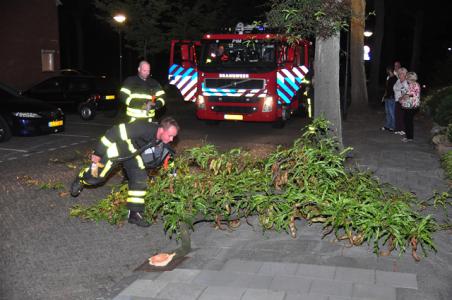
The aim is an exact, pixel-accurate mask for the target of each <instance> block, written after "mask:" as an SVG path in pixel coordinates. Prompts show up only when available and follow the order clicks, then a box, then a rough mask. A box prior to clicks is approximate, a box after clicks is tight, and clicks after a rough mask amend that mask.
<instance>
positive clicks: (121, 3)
mask: <svg viewBox="0 0 452 300" xmlns="http://www.w3.org/2000/svg"><path fill="white" fill-rule="evenodd" d="M94 4H95V6H96V8H97V10H98V11H99V17H100V18H101V19H103V20H104V21H106V22H108V23H109V24H110V25H111V26H112V27H113V28H115V29H120V30H121V31H122V32H123V33H124V39H125V40H126V44H127V46H128V47H130V48H132V49H134V50H137V51H139V52H142V53H144V56H146V54H147V53H149V54H154V53H159V52H162V51H163V50H167V49H168V48H169V41H170V40H171V39H199V38H200V37H201V35H202V34H203V33H205V32H208V31H212V30H213V29H215V28H218V27H220V25H221V22H222V20H224V17H223V16H222V11H223V9H222V8H224V7H225V6H226V1H222V0H219V1H217V2H212V1H209V0H196V1H188V0H174V1H170V0H95V2H94ZM119 12H120V13H123V14H124V15H126V16H127V20H126V22H125V23H124V24H117V23H116V22H115V21H114V20H113V16H114V15H115V14H116V13H119Z"/></svg>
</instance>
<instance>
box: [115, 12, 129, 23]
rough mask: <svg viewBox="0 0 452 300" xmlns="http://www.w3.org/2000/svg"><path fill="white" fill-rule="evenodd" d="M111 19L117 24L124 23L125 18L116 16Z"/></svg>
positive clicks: (119, 15)
mask: <svg viewBox="0 0 452 300" xmlns="http://www.w3.org/2000/svg"><path fill="white" fill-rule="evenodd" d="M113 19H115V21H116V22H118V23H124V22H125V21H126V19H127V18H126V16H124V15H123V14H117V15H116V16H114V17H113Z"/></svg>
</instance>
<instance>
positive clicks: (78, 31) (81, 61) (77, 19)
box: [74, 16, 85, 70]
mask: <svg viewBox="0 0 452 300" xmlns="http://www.w3.org/2000/svg"><path fill="white" fill-rule="evenodd" d="M74 23H75V36H76V38H77V68H79V69H80V70H84V69H85V55H84V54H85V52H84V48H85V47H84V44H83V40H84V37H83V26H82V19H81V16H74Z"/></svg>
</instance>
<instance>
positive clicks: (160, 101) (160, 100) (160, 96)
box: [154, 82, 165, 109]
mask: <svg viewBox="0 0 452 300" xmlns="http://www.w3.org/2000/svg"><path fill="white" fill-rule="evenodd" d="M154 96H155V109H160V108H162V107H163V106H165V99H164V97H165V91H164V90H163V88H162V86H161V85H160V84H159V83H158V82H157V88H156V91H155V94H154Z"/></svg>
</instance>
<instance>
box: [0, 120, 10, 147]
mask: <svg viewBox="0 0 452 300" xmlns="http://www.w3.org/2000/svg"><path fill="white" fill-rule="evenodd" d="M11 136H12V134H11V128H9V126H8V123H7V122H6V120H5V119H3V118H2V117H1V116H0V143H1V142H6V141H7V140H9V139H10V138H11Z"/></svg>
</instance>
